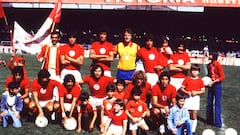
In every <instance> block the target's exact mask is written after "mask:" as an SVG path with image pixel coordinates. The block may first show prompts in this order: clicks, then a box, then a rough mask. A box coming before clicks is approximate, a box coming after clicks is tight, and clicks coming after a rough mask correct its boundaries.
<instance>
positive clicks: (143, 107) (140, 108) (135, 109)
mask: <svg viewBox="0 0 240 135" xmlns="http://www.w3.org/2000/svg"><path fill="white" fill-rule="evenodd" d="M126 110H128V111H129V113H130V114H131V115H132V116H133V117H142V114H143V113H144V112H145V111H147V104H146V103H145V102H143V101H142V100H139V101H138V102H136V101H134V100H130V101H128V103H127V105H126Z"/></svg>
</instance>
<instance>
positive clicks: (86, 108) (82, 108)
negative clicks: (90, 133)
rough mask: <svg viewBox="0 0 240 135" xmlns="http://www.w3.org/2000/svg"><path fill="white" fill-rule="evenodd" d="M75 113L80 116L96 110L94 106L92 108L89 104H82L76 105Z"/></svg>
mask: <svg viewBox="0 0 240 135" xmlns="http://www.w3.org/2000/svg"><path fill="white" fill-rule="evenodd" d="M77 111H78V113H80V114H90V113H93V112H95V111H97V110H96V106H94V105H92V104H90V103H87V104H86V105H83V104H80V105H78V107H77Z"/></svg>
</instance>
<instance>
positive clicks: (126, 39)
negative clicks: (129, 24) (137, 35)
mask: <svg viewBox="0 0 240 135" xmlns="http://www.w3.org/2000/svg"><path fill="white" fill-rule="evenodd" d="M123 36H124V42H126V43H129V42H131V41H132V34H131V33H128V32H125V33H124V35H123Z"/></svg>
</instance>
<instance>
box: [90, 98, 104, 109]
mask: <svg viewBox="0 0 240 135" xmlns="http://www.w3.org/2000/svg"><path fill="white" fill-rule="evenodd" d="M104 99H106V97H104V98H96V97H93V96H90V97H89V102H91V103H92V104H93V105H95V106H96V107H97V106H102V104H103V100H104Z"/></svg>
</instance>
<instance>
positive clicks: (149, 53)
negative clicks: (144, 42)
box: [137, 47, 160, 73]
mask: <svg viewBox="0 0 240 135" xmlns="http://www.w3.org/2000/svg"><path fill="white" fill-rule="evenodd" d="M137 54H138V56H139V57H140V58H141V59H142V61H143V65H144V69H145V72H149V73H155V70H154V66H157V65H160V59H159V52H158V51H157V49H156V48H155V47H152V48H151V49H150V50H148V49H146V48H145V47H143V48H141V49H140V50H139V51H138V53H137Z"/></svg>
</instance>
